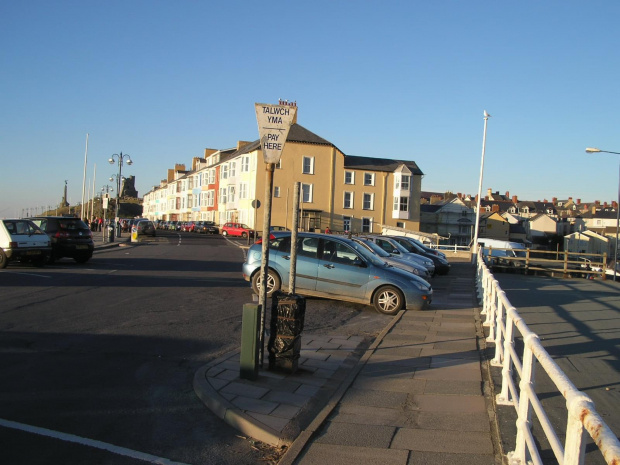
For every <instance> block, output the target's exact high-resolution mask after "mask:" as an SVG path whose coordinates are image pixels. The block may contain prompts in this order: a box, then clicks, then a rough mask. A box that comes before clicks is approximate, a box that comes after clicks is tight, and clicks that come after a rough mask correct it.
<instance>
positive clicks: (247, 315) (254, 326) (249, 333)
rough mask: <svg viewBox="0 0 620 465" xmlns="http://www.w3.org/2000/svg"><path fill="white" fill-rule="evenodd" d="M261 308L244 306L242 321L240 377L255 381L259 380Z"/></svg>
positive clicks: (250, 305) (252, 305) (253, 305)
mask: <svg viewBox="0 0 620 465" xmlns="http://www.w3.org/2000/svg"><path fill="white" fill-rule="evenodd" d="M260 308H261V306H260V305H258V304H243V317H242V320H241V358H240V360H239V362H240V363H239V377H240V378H241V379H249V380H255V379H256V378H258V353H259V351H258V345H259V341H260V335H259V331H260Z"/></svg>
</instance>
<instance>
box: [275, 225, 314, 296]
mask: <svg viewBox="0 0 620 465" xmlns="http://www.w3.org/2000/svg"><path fill="white" fill-rule="evenodd" d="M276 243H277V244H278V245H277V248H276V249H272V248H271V247H270V249H269V266H270V267H273V268H275V269H276V270H277V272H278V274H279V275H280V276H281V277H282V281H283V282H282V284H283V285H284V286H286V287H288V285H289V276H290V274H291V272H290V269H291V237H290V236H288V237H284V238H282V240H279V241H276ZM317 250H318V239H317V238H313V237H299V238H298V239H297V263H296V266H295V289H296V290H300V291H302V290H310V291H314V290H315V288H316V277H317V268H318V266H319V264H318V258H317Z"/></svg>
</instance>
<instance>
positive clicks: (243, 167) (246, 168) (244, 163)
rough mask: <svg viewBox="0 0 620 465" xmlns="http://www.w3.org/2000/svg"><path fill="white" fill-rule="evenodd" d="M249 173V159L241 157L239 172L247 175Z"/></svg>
mask: <svg viewBox="0 0 620 465" xmlns="http://www.w3.org/2000/svg"><path fill="white" fill-rule="evenodd" d="M248 171H250V157H247V156H246V157H241V172H242V173H247V172H248Z"/></svg>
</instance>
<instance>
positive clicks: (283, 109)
mask: <svg viewBox="0 0 620 465" xmlns="http://www.w3.org/2000/svg"><path fill="white" fill-rule="evenodd" d="M254 107H255V109H256V121H257V122H258V135H259V136H260V142H261V146H262V147H263V158H264V159H265V163H278V162H279V161H280V157H281V156H282V150H283V149H284V143H285V142H286V137H287V136H288V131H289V129H290V128H291V124H294V123H295V122H296V121H297V107H296V106H291V105H268V104H265V103H255V104H254Z"/></svg>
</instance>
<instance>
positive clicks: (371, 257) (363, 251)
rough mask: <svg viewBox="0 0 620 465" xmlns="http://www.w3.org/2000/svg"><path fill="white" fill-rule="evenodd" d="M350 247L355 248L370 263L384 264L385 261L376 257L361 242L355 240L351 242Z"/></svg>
mask: <svg viewBox="0 0 620 465" xmlns="http://www.w3.org/2000/svg"><path fill="white" fill-rule="evenodd" d="M350 245H351V247H353V248H354V249H355V251H356V252H358V253H359V254H360V255H361V256H362V257H363V258H364V259H365V260H366V261H368V262H370V263H372V264H373V265H375V266H384V265H385V262H384V261H383V260H381V259H380V258H379V257H377V256H376V255H375V254H374V253H372V252H371V251H370V250H368V249H367V248H366V247H364V246H363V245H362V244H358V243H357V242H355V241H353V242H351V244H350Z"/></svg>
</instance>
